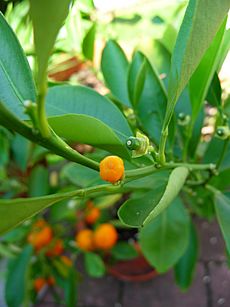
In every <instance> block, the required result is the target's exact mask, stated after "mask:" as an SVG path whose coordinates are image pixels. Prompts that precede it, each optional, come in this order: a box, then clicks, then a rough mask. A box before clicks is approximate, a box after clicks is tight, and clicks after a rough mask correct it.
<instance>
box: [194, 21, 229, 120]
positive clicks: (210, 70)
mask: <svg viewBox="0 0 230 307" xmlns="http://www.w3.org/2000/svg"><path fill="white" fill-rule="evenodd" d="M225 26H226V19H225V21H224V22H223V24H222V25H221V28H220V30H219V31H218V32H217V34H216V36H215V38H214V40H213V42H212V44H211V46H210V47H209V48H208V50H207V51H206V53H205V55H204V57H203V58H202V61H201V62H200V64H199V66H198V67H197V69H196V71H195V72H194V74H193V76H192V78H191V80H190V82H189V91H190V99H191V104H192V121H194V120H195V119H196V118H197V116H198V113H199V111H200V109H201V106H202V104H203V103H204V100H205V97H206V95H207V93H208V89H209V86H210V84H211V81H212V78H213V75H214V73H215V70H216V68H217V64H218V54H219V50H220V46H221V42H222V39H223V36H224V32H225Z"/></svg>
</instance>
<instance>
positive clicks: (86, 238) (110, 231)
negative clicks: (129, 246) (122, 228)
mask: <svg viewBox="0 0 230 307" xmlns="http://www.w3.org/2000/svg"><path fill="white" fill-rule="evenodd" d="M117 239H118V233H117V230H116V228H115V227H114V226H113V225H111V224H109V223H105V224H101V225H99V226H98V227H97V228H96V230H95V231H93V230H91V229H83V230H80V231H79V232H78V233H77V235H76V237H75V241H76V244H77V246H78V247H79V248H80V249H82V250H84V251H93V250H96V249H99V250H104V251H108V250H110V249H111V248H112V247H113V246H114V245H115V244H116V242H117Z"/></svg>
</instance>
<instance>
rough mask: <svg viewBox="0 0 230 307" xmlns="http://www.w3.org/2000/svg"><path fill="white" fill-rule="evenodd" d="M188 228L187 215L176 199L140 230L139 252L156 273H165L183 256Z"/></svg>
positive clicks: (188, 220) (187, 238) (186, 243)
mask: <svg viewBox="0 0 230 307" xmlns="http://www.w3.org/2000/svg"><path fill="white" fill-rule="evenodd" d="M189 227H190V219H189V215H188V213H187V211H186V210H185V208H184V206H183V204H182V202H181V201H180V199H178V198H177V199H176V200H174V201H173V203H172V205H171V206H170V207H168V208H167V209H166V210H165V211H164V212H162V213H161V214H160V215H158V216H157V217H156V218H155V219H154V220H152V221H151V222H150V223H149V224H147V225H146V226H144V227H143V228H142V229H141V231H140V240H139V243H140V246H141V250H142V252H143V254H144V256H145V257H146V259H147V260H148V261H149V263H150V264H151V265H152V266H153V267H155V268H156V270H157V271H158V272H160V273H163V272H166V271H167V270H168V269H169V268H171V267H172V266H173V265H174V264H175V263H177V261H178V260H179V259H180V257H181V256H182V255H183V254H184V252H185V250H186V248H187V245H188V240H189Z"/></svg>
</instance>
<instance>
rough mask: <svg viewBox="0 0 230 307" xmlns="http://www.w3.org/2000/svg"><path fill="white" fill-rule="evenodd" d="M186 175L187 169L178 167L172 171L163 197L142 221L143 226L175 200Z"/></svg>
mask: <svg viewBox="0 0 230 307" xmlns="http://www.w3.org/2000/svg"><path fill="white" fill-rule="evenodd" d="M188 174H189V171H188V169H187V168H186V167H183V166H179V167H177V168H175V169H174V170H173V171H172V173H171V174H170V176H169V181H168V184H167V186H166V189H165V192H164V194H163V196H162V197H161V199H160V201H159V203H158V204H157V205H156V206H155V207H154V208H153V209H152V211H151V212H150V213H149V215H148V216H147V217H146V219H145V220H144V223H143V224H144V225H145V224H148V223H149V222H150V221H151V220H152V219H154V218H156V217H157V216H158V215H159V214H160V213H161V212H162V211H164V210H165V209H166V208H167V207H168V206H169V205H170V204H171V202H172V201H173V200H174V199H175V198H176V196H177V195H178V193H179V192H180V190H181V189H182V187H183V185H184V183H185V180H186V178H187V176H188Z"/></svg>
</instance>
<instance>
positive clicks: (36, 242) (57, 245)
mask: <svg viewBox="0 0 230 307" xmlns="http://www.w3.org/2000/svg"><path fill="white" fill-rule="evenodd" d="M53 237H54V235H53V230H52V228H51V227H50V225H49V224H48V223H46V222H45V221H44V220H38V221H37V222H36V223H35V224H34V225H33V228H32V230H31V232H30V234H29V235H28V238H27V239H28V242H29V243H30V244H31V245H33V247H34V248H35V250H36V252H39V251H40V250H42V249H43V248H44V247H46V248H47V250H46V256H48V257H55V256H59V255H61V254H62V253H63V251H64V244H63V241H62V240H61V239H54V238H53Z"/></svg>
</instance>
